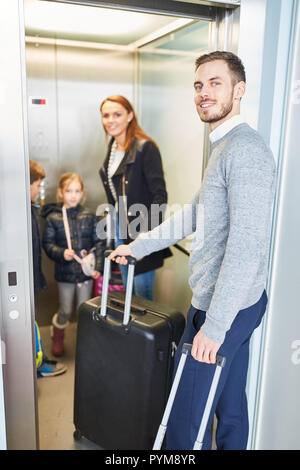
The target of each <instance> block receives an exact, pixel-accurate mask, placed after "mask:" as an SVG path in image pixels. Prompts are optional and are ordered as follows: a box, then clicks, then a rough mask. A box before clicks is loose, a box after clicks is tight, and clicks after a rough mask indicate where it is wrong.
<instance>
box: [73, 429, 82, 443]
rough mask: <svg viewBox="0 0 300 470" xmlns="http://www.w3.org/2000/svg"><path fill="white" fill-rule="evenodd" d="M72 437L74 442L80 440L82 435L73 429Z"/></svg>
mask: <svg viewBox="0 0 300 470" xmlns="http://www.w3.org/2000/svg"><path fill="white" fill-rule="evenodd" d="M73 437H74V439H75V441H79V440H80V439H81V438H82V434H81V432H80V431H79V429H75V431H74V433H73Z"/></svg>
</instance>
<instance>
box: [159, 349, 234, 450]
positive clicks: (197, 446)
mask: <svg viewBox="0 0 300 470" xmlns="http://www.w3.org/2000/svg"><path fill="white" fill-rule="evenodd" d="M191 350H192V345H191V344H188V343H184V345H183V347H182V354H181V358H180V361H179V364H178V367H177V371H176V374H175V377H174V380H173V385H172V388H171V391H170V395H169V399H168V402H167V405H166V408H165V412H164V415H163V418H162V421H161V424H160V426H159V429H158V432H157V435H156V439H155V442H154V445H153V450H160V449H161V446H162V443H163V440H164V437H165V434H166V430H167V425H168V421H169V416H170V413H171V410H172V406H173V403H174V399H175V396H176V392H177V388H178V385H179V382H180V379H181V376H182V372H183V368H184V365H185V362H186V359H187V357H188V355H189V354H191ZM225 363H226V359H225V357H224V356H221V355H220V354H217V358H216V370H215V373H214V376H213V380H212V383H211V387H210V390H209V394H208V398H207V401H206V405H205V408H204V413H203V416H202V420H201V424H200V427H199V431H198V435H197V438H196V441H195V443H194V448H193V450H201V449H202V445H203V438H204V434H205V431H206V427H207V423H208V419H209V415H210V411H211V408H212V404H213V400H214V397H215V394H216V391H217V387H218V383H219V380H220V375H221V372H222V369H223V367H224V366H225Z"/></svg>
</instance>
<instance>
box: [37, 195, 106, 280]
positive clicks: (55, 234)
mask: <svg viewBox="0 0 300 470" xmlns="http://www.w3.org/2000/svg"><path fill="white" fill-rule="evenodd" d="M41 216H42V217H45V218H46V222H45V228H44V233H43V248H44V250H45V251H46V253H47V255H48V256H49V258H51V259H52V260H53V261H55V279H56V281H58V282H72V283H77V282H84V281H86V280H89V279H91V278H90V277H87V276H85V274H83V272H82V269H81V265H80V264H79V263H78V262H77V261H76V260H72V261H66V260H65V259H64V251H65V249H67V248H68V244H67V238H66V235H65V229H64V222H63V216H62V204H61V203H59V204H56V203H50V204H45V206H43V208H42V211H41ZM67 216H68V222H69V227H70V236H71V244H72V248H73V250H74V251H75V252H76V254H77V255H78V256H80V251H81V250H82V249H85V250H87V251H88V252H89V251H90V250H91V249H92V248H95V256H96V266H95V269H96V271H100V272H101V271H102V252H103V249H104V246H103V241H101V240H99V238H98V237H97V234H96V225H97V222H98V218H97V217H96V216H95V215H94V214H93V213H92V212H91V211H89V210H88V209H85V208H84V207H82V206H81V205H78V206H76V207H74V208H73V207H72V208H70V209H67Z"/></svg>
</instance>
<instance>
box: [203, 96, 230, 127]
mask: <svg viewBox="0 0 300 470" xmlns="http://www.w3.org/2000/svg"><path fill="white" fill-rule="evenodd" d="M232 108H233V94H232V98H231V100H230V101H229V102H228V103H226V104H222V105H221V110H220V111H219V112H216V113H215V114H213V115H212V116H209V114H208V115H207V117H206V116H203V115H202V116H201V115H200V119H201V121H203V122H208V123H211V122H218V121H221V119H224V118H225V117H226V116H228V114H229V113H231V111H232Z"/></svg>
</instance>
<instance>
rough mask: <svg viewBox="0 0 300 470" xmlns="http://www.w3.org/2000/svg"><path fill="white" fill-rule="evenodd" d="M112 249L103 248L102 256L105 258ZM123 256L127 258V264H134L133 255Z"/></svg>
mask: <svg viewBox="0 0 300 470" xmlns="http://www.w3.org/2000/svg"><path fill="white" fill-rule="evenodd" d="M113 251H114V250H105V251H104V258H107V257H108V256H109V255H110V254H111V253H112V252H113ZM125 258H126V259H127V261H128V264H133V265H135V264H136V258H134V257H133V256H130V255H127V256H125Z"/></svg>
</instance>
